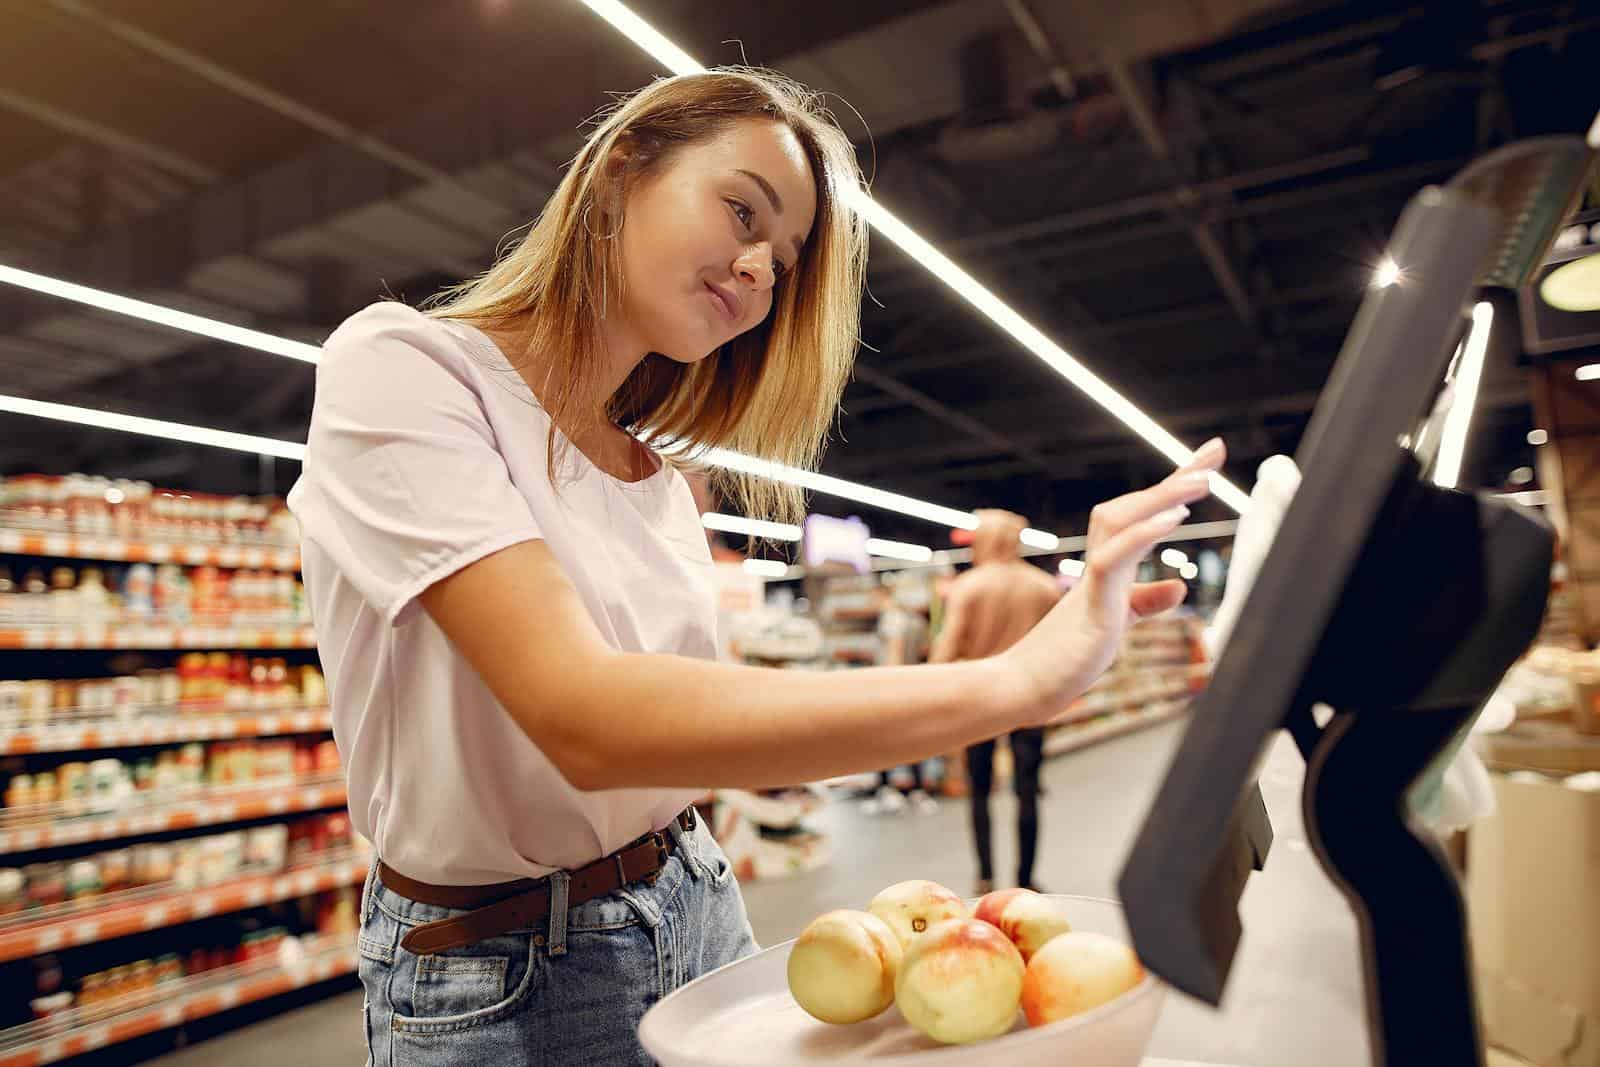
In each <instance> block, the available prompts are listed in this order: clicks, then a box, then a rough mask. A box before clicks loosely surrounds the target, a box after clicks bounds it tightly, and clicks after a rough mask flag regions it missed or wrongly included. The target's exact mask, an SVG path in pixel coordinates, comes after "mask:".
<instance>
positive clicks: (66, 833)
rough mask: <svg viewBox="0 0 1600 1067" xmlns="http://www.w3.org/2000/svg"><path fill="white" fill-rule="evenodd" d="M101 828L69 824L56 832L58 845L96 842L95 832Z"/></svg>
mask: <svg viewBox="0 0 1600 1067" xmlns="http://www.w3.org/2000/svg"><path fill="white" fill-rule="evenodd" d="M97 829H100V827H97V826H94V825H91V824H89V823H81V822H79V823H72V822H69V823H67V824H65V825H63V826H59V827H57V828H56V830H55V840H56V844H58V845H81V844H83V842H85V841H92V840H94V836H95V831H96V830H97Z"/></svg>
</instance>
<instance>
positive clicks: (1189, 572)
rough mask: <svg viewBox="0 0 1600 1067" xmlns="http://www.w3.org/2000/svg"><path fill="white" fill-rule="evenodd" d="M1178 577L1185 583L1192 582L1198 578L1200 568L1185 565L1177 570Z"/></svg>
mask: <svg viewBox="0 0 1600 1067" xmlns="http://www.w3.org/2000/svg"><path fill="white" fill-rule="evenodd" d="M1178 577H1180V578H1182V579H1183V580H1184V581H1186V582H1192V581H1194V580H1195V579H1196V578H1198V577H1200V568H1199V567H1196V566H1195V565H1194V564H1193V563H1185V564H1184V565H1183V566H1181V567H1179V568H1178Z"/></svg>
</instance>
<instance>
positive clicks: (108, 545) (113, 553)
mask: <svg viewBox="0 0 1600 1067" xmlns="http://www.w3.org/2000/svg"><path fill="white" fill-rule="evenodd" d="M100 544H101V546H102V547H103V549H104V551H105V554H106V559H127V558H128V542H126V541H123V540H120V539H117V538H113V539H111V540H109V541H102V542H100Z"/></svg>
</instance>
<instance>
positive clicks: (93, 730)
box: [0, 707, 333, 756]
mask: <svg viewBox="0 0 1600 1067" xmlns="http://www.w3.org/2000/svg"><path fill="white" fill-rule="evenodd" d="M331 729H333V713H332V712H330V711H329V710H328V709H327V708H326V707H321V708H283V709H278V710H274V711H259V712H227V713H223V714H208V715H185V714H180V715H160V716H150V717H147V718H133V719H124V720H118V719H108V718H106V717H104V716H97V717H95V718H92V719H91V718H86V719H84V720H82V721H79V722H70V721H69V722H64V723H52V724H49V725H46V726H38V727H33V726H28V727H22V728H19V729H16V730H10V731H8V730H7V729H6V728H4V727H0V756H24V755H27V754H29V753H32V752H89V751H93V750H95V749H102V748H127V747H129V746H132V745H161V744H166V743H168V742H182V741H211V740H217V739H226V738H232V737H275V736H279V735H282V734H309V733H322V732H324V731H327V730H331Z"/></svg>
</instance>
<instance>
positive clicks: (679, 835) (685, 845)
mask: <svg viewBox="0 0 1600 1067" xmlns="http://www.w3.org/2000/svg"><path fill="white" fill-rule="evenodd" d="M667 832H668V833H669V834H671V835H672V847H673V848H676V849H678V850H679V851H680V852H681V853H682V854H683V866H684V867H685V868H686V869H687V870H688V871H689V873H690V874H692V875H694V877H695V881H699V880H700V875H701V874H702V873H703V872H704V871H705V866H704V864H702V863H701V862H700V851H699V849H697V848H695V843H694V835H693V834H691V833H689V832H687V831H685V830H684V828H683V823H682V821H680V819H679V817H678V816H676V815H674V816H673V817H672V821H671V822H669V823H667Z"/></svg>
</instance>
